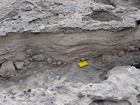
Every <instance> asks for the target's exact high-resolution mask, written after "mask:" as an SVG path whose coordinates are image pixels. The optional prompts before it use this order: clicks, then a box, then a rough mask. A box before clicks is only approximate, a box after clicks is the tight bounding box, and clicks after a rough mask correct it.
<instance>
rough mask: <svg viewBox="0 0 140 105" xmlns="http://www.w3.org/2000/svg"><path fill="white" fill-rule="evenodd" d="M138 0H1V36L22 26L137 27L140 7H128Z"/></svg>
mask: <svg viewBox="0 0 140 105" xmlns="http://www.w3.org/2000/svg"><path fill="white" fill-rule="evenodd" d="M137 2H138V3H139V1H137ZM137 2H136V1H132V0H130V2H128V4H127V3H126V2H125V1H124V0H117V1H112V0H111V1H110V0H109V1H108V0H101V1H100V0H99V1H98V0H95V1H93V0H65V1H61V0H44V1H41V0H32V1H29V0H22V1H20V0H17V1H15V0H12V1H9V0H5V1H3V0H0V3H1V6H0V10H2V11H1V12H0V23H1V26H0V36H3V35H6V33H9V32H18V31H21V29H22V31H21V32H23V31H31V32H73V31H75V29H74V28H78V29H79V30H98V29H105V30H122V29H126V28H128V27H135V19H139V18H140V15H139V14H140V11H139V10H138V9H137V8H136V7H138V6H135V7H130V8H127V5H129V6H131V5H132V6H133V5H135V4H137ZM122 4H123V5H122ZM126 4H127V5H126ZM120 5H122V6H120ZM137 5H138V4H137ZM5 8H7V9H5ZM15 8H16V9H15ZM118 11H122V12H118ZM65 29H67V30H65Z"/></svg>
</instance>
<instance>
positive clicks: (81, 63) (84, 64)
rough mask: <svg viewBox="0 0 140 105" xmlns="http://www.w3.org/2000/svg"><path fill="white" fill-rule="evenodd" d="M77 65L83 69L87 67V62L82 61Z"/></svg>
mask: <svg viewBox="0 0 140 105" xmlns="http://www.w3.org/2000/svg"><path fill="white" fill-rule="evenodd" d="M78 65H79V66H80V67H84V66H87V65H88V62H87V61H82V62H79V63H78Z"/></svg>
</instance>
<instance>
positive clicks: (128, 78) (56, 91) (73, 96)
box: [0, 67, 140, 105]
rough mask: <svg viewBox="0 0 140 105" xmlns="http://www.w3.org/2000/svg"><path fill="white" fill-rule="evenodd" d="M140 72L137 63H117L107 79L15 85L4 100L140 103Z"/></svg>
mask: <svg viewBox="0 0 140 105" xmlns="http://www.w3.org/2000/svg"><path fill="white" fill-rule="evenodd" d="M139 74H140V70H138V69H136V68H135V67H115V68H113V69H112V70H110V71H109V72H108V73H107V75H106V77H107V80H104V81H103V82H101V83H96V84H92V83H89V84H87V85H84V84H81V83H79V84H73V83H68V82H66V81H65V80H64V79H60V80H59V79H55V80H53V81H50V83H48V84H46V86H47V89H45V88H36V89H31V88H29V89H27V90H24V91H23V92H19V91H18V90H16V89H15V87H13V88H10V89H11V90H13V91H12V92H10V93H8V94H7V93H6V92H4V91H3V92H2V91H1V92H0V96H1V97H0V100H1V101H0V102H1V103H2V104H4V105H9V104H11V105H18V104H22V105H27V104H28V105H38V103H39V104H42V105H101V104H103V103H104V105H109V104H107V103H112V104H113V105H139V104H140V103H139V94H140V84H139V82H140V76H139ZM43 75H44V74H43ZM30 81H32V80H30V79H29V80H28V81H26V84H28V83H30ZM30 85H31V84H30ZM112 104H111V105H112Z"/></svg>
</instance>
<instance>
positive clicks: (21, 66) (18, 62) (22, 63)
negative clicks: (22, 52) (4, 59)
mask: <svg viewBox="0 0 140 105" xmlns="http://www.w3.org/2000/svg"><path fill="white" fill-rule="evenodd" d="M14 65H15V67H16V68H17V69H18V70H22V69H23V67H24V62H23V61H16V62H14Z"/></svg>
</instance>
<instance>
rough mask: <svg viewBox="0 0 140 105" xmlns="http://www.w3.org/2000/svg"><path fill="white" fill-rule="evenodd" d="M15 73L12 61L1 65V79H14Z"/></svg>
mask: <svg viewBox="0 0 140 105" xmlns="http://www.w3.org/2000/svg"><path fill="white" fill-rule="evenodd" d="M15 72H16V70H15V67H14V65H13V62H12V61H6V62H4V63H3V64H2V65H1V68H0V76H1V77H14V76H15Z"/></svg>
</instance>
